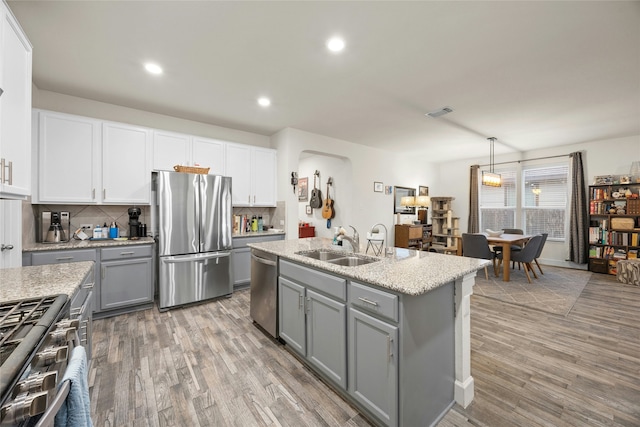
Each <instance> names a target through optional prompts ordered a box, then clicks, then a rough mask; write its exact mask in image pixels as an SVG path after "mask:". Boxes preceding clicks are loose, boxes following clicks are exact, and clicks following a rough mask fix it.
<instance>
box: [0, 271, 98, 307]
mask: <svg viewBox="0 0 640 427" xmlns="http://www.w3.org/2000/svg"><path fill="white" fill-rule="evenodd" d="M93 264H94V263H93V261H82V262H70V263H66V264H50V265H38V266H33V267H16V268H4V269H0V303H3V302H7V301H15V300H20V299H25V298H38V297H44V296H49V295H58V294H66V295H67V297H71V296H72V295H73V294H74V292H75V291H76V289H78V287H79V286H80V284H81V283H82V281H83V280H84V278H85V276H86V275H87V273H88V272H89V271H91V268H92V267H93Z"/></svg>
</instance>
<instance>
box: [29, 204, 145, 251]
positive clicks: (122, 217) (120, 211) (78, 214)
mask: <svg viewBox="0 0 640 427" xmlns="http://www.w3.org/2000/svg"><path fill="white" fill-rule="evenodd" d="M28 206H30V207H31V211H32V212H31V216H30V217H29V212H28V208H27V209H25V205H24V204H23V218H22V223H23V228H22V229H23V233H25V234H23V236H22V242H23V244H24V243H34V242H36V241H37V240H38V239H37V237H36V232H37V229H38V222H39V221H40V218H41V217H42V216H41V213H42V212H46V211H55V212H58V211H63V212H69V217H70V222H71V227H70V229H71V230H70V232H71V233H74V232H75V231H76V230H77V229H78V228H80V224H93V225H94V226H95V225H97V224H100V225H101V226H102V225H103V224H104V223H107V225H110V224H111V222H112V221H115V222H116V225H117V226H118V228H120V229H123V230H126V232H127V233H128V231H129V213H128V210H129V208H130V207H132V206H133V205H28ZM136 207H139V208H140V210H141V211H142V212H141V215H140V218H139V219H138V221H139V222H141V223H144V224H149V222H150V209H151V206H140V205H136Z"/></svg>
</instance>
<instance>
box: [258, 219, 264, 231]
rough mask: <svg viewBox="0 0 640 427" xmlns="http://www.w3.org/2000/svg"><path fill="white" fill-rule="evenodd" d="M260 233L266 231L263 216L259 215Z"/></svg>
mask: <svg viewBox="0 0 640 427" xmlns="http://www.w3.org/2000/svg"><path fill="white" fill-rule="evenodd" d="M258 231H264V220H263V219H262V215H258Z"/></svg>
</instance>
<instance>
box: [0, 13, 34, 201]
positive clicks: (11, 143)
mask: <svg viewBox="0 0 640 427" xmlns="http://www.w3.org/2000/svg"><path fill="white" fill-rule="evenodd" d="M0 18H1V19H0V89H2V94H1V95H0V168H1V170H0V198H7V199H24V198H26V197H27V196H29V195H30V194H31V58H32V56H31V44H30V43H29V40H28V39H27V37H26V36H25V35H24V33H23V32H22V30H21V28H20V25H19V24H18V22H17V21H16V20H15V18H14V17H13V15H12V14H11V12H10V11H9V9H7V6H6V5H5V3H4V2H0Z"/></svg>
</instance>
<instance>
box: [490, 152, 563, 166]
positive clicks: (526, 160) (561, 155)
mask: <svg viewBox="0 0 640 427" xmlns="http://www.w3.org/2000/svg"><path fill="white" fill-rule="evenodd" d="M558 157H571V154H558V155H557V156H547V157H536V158H535V159H522V160H512V161H510V162H500V163H494V164H493V165H494V166H495V165H508V164H509V163H521V162H531V161H533V160H546V159H555V158H558ZM478 166H480V167H484V166H491V165H490V164H486V165H478Z"/></svg>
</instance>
